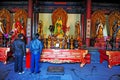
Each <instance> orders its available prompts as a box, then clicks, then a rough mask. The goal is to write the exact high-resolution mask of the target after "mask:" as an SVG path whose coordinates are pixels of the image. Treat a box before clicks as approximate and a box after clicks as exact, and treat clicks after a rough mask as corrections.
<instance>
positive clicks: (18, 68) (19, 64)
mask: <svg viewBox="0 0 120 80" xmlns="http://www.w3.org/2000/svg"><path fill="white" fill-rule="evenodd" d="M14 70H15V72H22V71H23V55H15V63H14Z"/></svg>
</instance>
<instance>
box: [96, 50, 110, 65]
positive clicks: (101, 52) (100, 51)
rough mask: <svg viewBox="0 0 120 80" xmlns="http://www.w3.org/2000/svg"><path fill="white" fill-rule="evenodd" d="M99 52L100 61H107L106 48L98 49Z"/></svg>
mask: <svg viewBox="0 0 120 80" xmlns="http://www.w3.org/2000/svg"><path fill="white" fill-rule="evenodd" d="M98 51H99V53H100V63H102V62H103V61H104V60H106V61H108V55H106V50H98Z"/></svg>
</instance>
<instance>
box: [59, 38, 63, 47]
mask: <svg viewBox="0 0 120 80" xmlns="http://www.w3.org/2000/svg"><path fill="white" fill-rule="evenodd" d="M59 40H60V49H62V47H63V41H62V40H63V39H62V38H60V39H59Z"/></svg>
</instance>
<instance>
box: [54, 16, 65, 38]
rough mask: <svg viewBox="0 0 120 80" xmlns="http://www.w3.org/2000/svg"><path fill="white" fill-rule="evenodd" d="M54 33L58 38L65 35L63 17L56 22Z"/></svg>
mask: <svg viewBox="0 0 120 80" xmlns="http://www.w3.org/2000/svg"><path fill="white" fill-rule="evenodd" d="M54 34H55V35H56V36H57V38H62V37H63V36H64V32H63V30H62V19H61V18H60V17H59V18H58V20H57V21H56V23H55V30H54Z"/></svg>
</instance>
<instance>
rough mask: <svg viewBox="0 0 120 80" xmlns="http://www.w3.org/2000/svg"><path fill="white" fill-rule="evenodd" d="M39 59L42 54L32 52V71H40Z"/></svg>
mask: <svg viewBox="0 0 120 80" xmlns="http://www.w3.org/2000/svg"><path fill="white" fill-rule="evenodd" d="M39 61H40V54H31V67H30V69H31V72H32V73H33V72H35V73H38V72H39Z"/></svg>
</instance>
